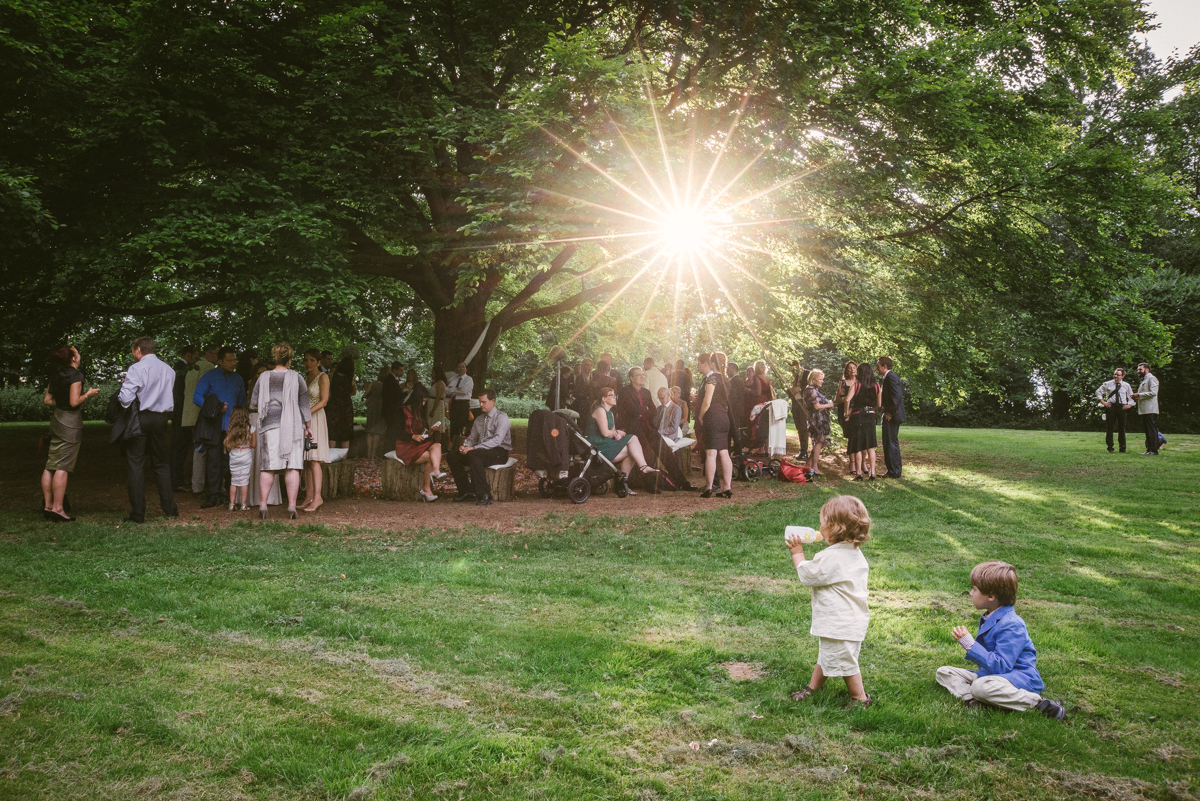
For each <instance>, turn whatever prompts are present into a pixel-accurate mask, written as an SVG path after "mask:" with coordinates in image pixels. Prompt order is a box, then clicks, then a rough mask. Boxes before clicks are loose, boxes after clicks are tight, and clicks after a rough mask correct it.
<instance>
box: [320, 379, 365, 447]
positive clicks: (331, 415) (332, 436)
mask: <svg viewBox="0 0 1200 801" xmlns="http://www.w3.org/2000/svg"><path fill="white" fill-rule="evenodd" d="M356 392H358V386H357V385H356V384H355V381H354V357H353V356H343V357H342V360H341V361H340V362H338V363H337V364H335V365H334V366H333V369H332V370H330V371H329V403H328V404H327V405H326V406H325V424H326V425H327V426H328V427H329V447H331V448H349V447H350V439H351V438H352V437H353V436H354V400H353V399H354V393H356Z"/></svg>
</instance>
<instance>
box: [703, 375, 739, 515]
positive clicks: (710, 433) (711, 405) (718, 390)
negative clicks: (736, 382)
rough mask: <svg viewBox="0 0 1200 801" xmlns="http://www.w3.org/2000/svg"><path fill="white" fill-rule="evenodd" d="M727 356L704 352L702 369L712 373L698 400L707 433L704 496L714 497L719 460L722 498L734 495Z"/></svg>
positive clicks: (707, 378)
mask: <svg viewBox="0 0 1200 801" xmlns="http://www.w3.org/2000/svg"><path fill="white" fill-rule="evenodd" d="M727 366H728V359H726V357H725V354H724V353H721V352H720V351H716V352H713V353H701V354H700V359H699V365H698V367H699V368H700V372H702V373H703V372H706V371H708V370H711V371H712V372H709V374H708V376H707V377H706V378H705V379H704V384H703V390H702V392H703V395H702V396H701V398H700V400H699V401H697V402H698V403H699V405H700V409H699V410H698V411H697V412H696V423H697V425H699V426H700V430H701V431H702V432H703V434H704V483H705V488H704V492H702V493H700V497H701V498H711V497H712V496H713V483H714V482H715V481H716V478H717V459H718V458H719V459H720V461H721V473H722V476H721V484H722V489H721V491H720V492H719V493H717V494H718V495H719V496H720V497H722V498H732V497H733V460H732V459H731V458H730V457H729V432H730V430H731V428H732V426H733V420H732V419H731V417H730V414H729V381H728V379H726V378H725V368H726V367H727Z"/></svg>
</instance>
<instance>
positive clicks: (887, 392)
mask: <svg viewBox="0 0 1200 801" xmlns="http://www.w3.org/2000/svg"><path fill="white" fill-rule="evenodd" d="M875 372H876V373H878V374H879V383H880V384H882V385H883V399H882V406H883V465H884V467H885V468H887V472H886V473H884V474H883V477H884V478H900V468H901V461H900V424H901V423H903V422H904V387H902V386H900V376H898V375H896V374H895V373H893V372H892V357H890V356H880V357H879V359H878V360H877V361H876V362H875Z"/></svg>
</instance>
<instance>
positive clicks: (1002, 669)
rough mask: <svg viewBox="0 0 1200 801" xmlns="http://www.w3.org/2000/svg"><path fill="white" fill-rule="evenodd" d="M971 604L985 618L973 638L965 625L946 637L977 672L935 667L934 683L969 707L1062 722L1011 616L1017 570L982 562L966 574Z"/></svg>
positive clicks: (1021, 624)
mask: <svg viewBox="0 0 1200 801" xmlns="http://www.w3.org/2000/svg"><path fill="white" fill-rule="evenodd" d="M971 602H972V603H973V604H975V608H976V609H982V610H983V612H984V614H983V616H982V617H981V618H979V633H978V634H977V635H976V636H974V637H972V636H971V632H970V631H969V630H968V629H967V627H966V626H955V627H954V628H953V629H951V630H950V635H951V636H952V637H954V639H956V640H958V644H959V645H961V646H962V647H963V648H964V649H966V652H967V653H966V658H967V659H968V660H970V661H971V662H974V663H975V664H976V665H977V666H978V669H976V670H967V669H966V668H960V667H940V668H938V669H937V683H938V684H940V685H942V686H943V687H945V688H946V689H947V690H949V691H950V694H951V695H953V696H954V697H955V698H961V699H962V700H963V701H965V702H966V703H967V705H968V706H981V705H984V704H988V705H991V706H998V707H1000V708H1001V709H1011V710H1015V711H1017V712H1025V711H1027V710H1030V709H1036V710H1038V711H1039V712H1041V713H1042V714H1043V715H1045V716H1046V717H1049V718H1054V719H1055V720H1062V719H1063V718H1065V717H1066V716H1067V711H1066V710H1065V709H1064V708H1063V705H1062V704H1060V703H1059V702H1058V701H1051V700H1050V699H1049V698H1043V697H1042V696H1041V695H1040V693H1041V691H1042V690H1043V688H1044V687H1045V685H1044V684H1043V683H1042V677H1041V676H1040V675H1038V670H1037V649H1036V648H1034V647H1033V640H1031V639H1029V631H1028V630H1027V629H1026V628H1025V621H1024V620H1022V619H1021V616H1020V615H1018V614H1017V613H1016V612H1015V611H1013V604H1015V603H1016V602H1017V571H1016V568H1014V567H1013V566H1012V565H1010V564H1008V563H1006V562H996V561H992V562H983V563H981V564H978V565H975V569H974V570H972V571H971Z"/></svg>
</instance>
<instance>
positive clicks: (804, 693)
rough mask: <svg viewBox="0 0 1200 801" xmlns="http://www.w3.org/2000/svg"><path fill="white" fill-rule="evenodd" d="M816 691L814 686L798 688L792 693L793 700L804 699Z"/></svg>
mask: <svg viewBox="0 0 1200 801" xmlns="http://www.w3.org/2000/svg"><path fill="white" fill-rule="evenodd" d="M815 692H816V690H814V689H813V688H812V687H805V688H804V689H803V690H797V691H796V692H794V693H792V695H791V698H792V700H793V701H804V700H806V699H807V698H808V697H809V696H811V695H812V694H813V693H815Z"/></svg>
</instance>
